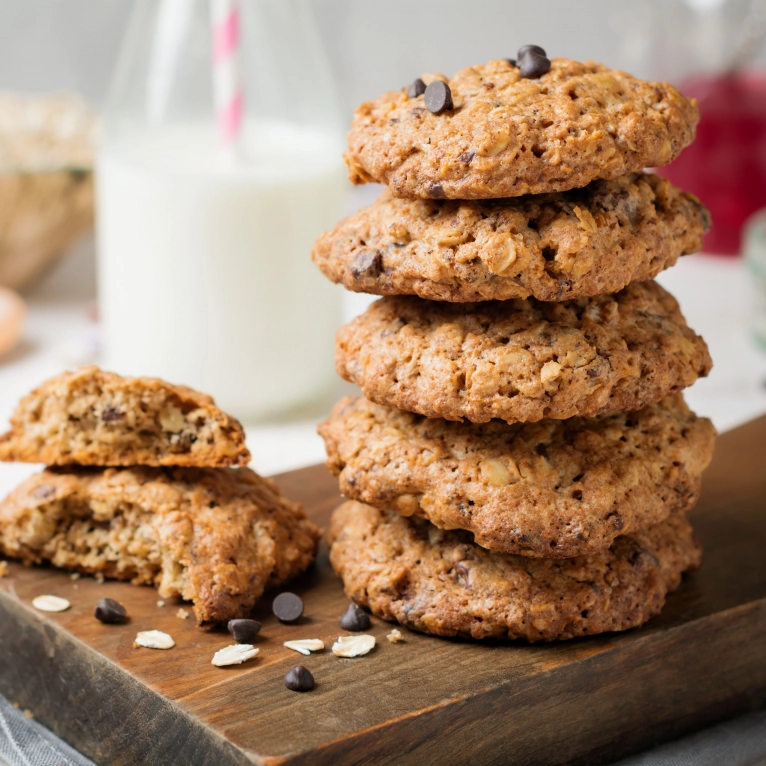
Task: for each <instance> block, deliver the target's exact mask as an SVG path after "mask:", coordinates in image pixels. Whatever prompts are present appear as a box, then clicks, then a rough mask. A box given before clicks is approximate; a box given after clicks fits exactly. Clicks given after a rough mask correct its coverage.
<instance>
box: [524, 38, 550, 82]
mask: <svg viewBox="0 0 766 766" xmlns="http://www.w3.org/2000/svg"><path fill="white" fill-rule="evenodd" d="M516 55H517V57H518V62H519V68H520V69H521V76H522V77H525V78H527V79H534V78H536V77H540V76H541V75H544V74H545V73H546V72H547V71H548V70H549V69H550V68H551V62H550V59H548V57H547V56H546V55H545V50H544V49H543V48H541V47H540V46H539V45H523V46H522V47H521V48H519V52H518V53H517V54H516Z"/></svg>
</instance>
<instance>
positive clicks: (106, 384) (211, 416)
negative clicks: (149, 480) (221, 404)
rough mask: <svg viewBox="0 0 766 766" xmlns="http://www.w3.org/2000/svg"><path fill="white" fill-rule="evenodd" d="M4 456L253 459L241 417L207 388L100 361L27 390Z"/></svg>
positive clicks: (95, 460) (108, 460) (119, 462)
mask: <svg viewBox="0 0 766 766" xmlns="http://www.w3.org/2000/svg"><path fill="white" fill-rule="evenodd" d="M0 460H6V461H22V462H27V463H46V464H47V465H69V464H73V463H76V464H79V465H101V466H109V465H111V466H126V465H151V466H159V465H177V466H231V465H246V464H247V462H248V461H249V460H250V453H249V451H248V450H247V447H246V446H245V433H244V431H243V429H242V426H241V425H240V424H239V422H238V421H237V420H235V419H234V418H232V417H230V416H229V415H227V414H226V413H225V412H222V411H221V410H220V409H218V407H216V406H215V402H214V401H213V400H212V399H211V398H210V397H209V396H206V395H205V394H200V393H197V392H196V391H193V390H192V389H191V388H187V387H186V386H174V385H171V384H170V383H166V382H165V381H163V380H158V379H156V378H123V377H121V376H120V375H115V374H114V373H111V372H104V371H103V370H100V369H99V368H98V367H95V366H88V367H81V368H80V369H78V370H75V371H74V372H65V373H62V374H61V375H57V376H56V377H54V378H51V379H50V380H48V381H46V382H45V383H43V384H42V385H41V386H40V387H39V388H37V389H35V390H34V391H32V393H31V394H28V395H27V396H25V397H24V398H23V399H22V400H21V401H20V402H19V404H18V406H17V407H16V410H15V412H14V413H13V415H12V416H11V430H10V431H9V432H7V433H5V434H3V435H2V436H0Z"/></svg>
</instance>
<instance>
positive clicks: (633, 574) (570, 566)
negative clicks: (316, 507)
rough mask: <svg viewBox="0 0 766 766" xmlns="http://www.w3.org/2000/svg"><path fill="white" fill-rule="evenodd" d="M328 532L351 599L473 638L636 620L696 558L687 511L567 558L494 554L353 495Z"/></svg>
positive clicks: (533, 636) (534, 637)
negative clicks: (598, 550)
mask: <svg viewBox="0 0 766 766" xmlns="http://www.w3.org/2000/svg"><path fill="white" fill-rule="evenodd" d="M330 538H331V543H332V547H331V549H330V560H331V562H332V565H333V567H334V568H335V571H336V572H337V573H338V574H339V575H340V576H341V578H342V579H343V584H344V587H345V591H346V594H347V595H348V596H349V598H351V599H352V600H353V601H354V602H356V603H357V604H359V605H360V606H364V607H367V608H369V609H370V610H371V611H372V613H373V614H375V615H377V616H378V617H381V618H383V619H384V620H396V621H397V622H399V623H401V624H402V625H406V626H407V627H409V628H412V629H413V630H419V631H422V632H424V633H432V634H434V635H437V636H455V635H461V636H468V637H471V638H479V639H480V638H508V639H517V638H520V639H525V640H527V641H554V640H561V639H568V638H574V637H576V636H590V635H593V634H595V633H604V632H607V631H614V630H627V629H628V628H634V627H636V626H638V625H641V624H642V623H644V622H646V621H647V620H648V619H649V618H651V617H653V616H654V615H656V614H657V613H658V612H659V611H660V610H661V609H662V606H663V604H664V603H665V596H666V594H667V593H668V592H669V591H672V590H674V589H675V588H677V587H678V585H679V584H680V582H681V575H682V573H683V572H685V571H687V570H689V569H694V568H696V567H697V566H699V563H700V558H701V549H700V546H699V544H698V543H697V542H696V541H695V540H694V536H693V533H692V529H691V526H690V525H689V522H688V521H687V520H686V518H685V517H684V516H673V517H671V518H669V519H666V520H665V521H663V522H661V523H660V524H657V525H655V526H653V527H650V528H648V529H645V530H642V531H640V532H635V533H633V534H631V535H622V536H620V537H618V538H617V539H616V540H615V541H614V542H613V543H612V546H611V547H610V548H609V549H608V550H606V551H604V552H602V553H598V554H594V555H592V556H578V557H575V558H570V559H540V558H529V557H525V556H512V555H505V554H498V553H490V552H489V551H486V550H484V548H481V547H479V546H478V545H476V544H475V543H474V542H473V541H472V540H471V536H470V534H468V533H466V532H463V531H453V532H445V531H443V530H440V529H438V528H437V527H434V526H433V525H432V524H429V523H428V522H427V521H425V520H423V519H419V518H417V517H412V518H405V517H403V516H399V515H398V514H395V513H391V512H387V511H380V510H378V509H376V508H373V507H371V506H369V505H363V504H361V503H357V502H353V501H352V502H348V503H345V504H343V505H341V506H340V507H339V508H337V509H336V510H335V512H334V514H333V518H332V524H331V530H330Z"/></svg>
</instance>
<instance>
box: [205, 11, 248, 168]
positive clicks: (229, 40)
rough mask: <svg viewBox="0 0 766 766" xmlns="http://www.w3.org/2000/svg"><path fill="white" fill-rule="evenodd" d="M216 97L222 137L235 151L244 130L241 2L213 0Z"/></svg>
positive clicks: (214, 96) (217, 115)
mask: <svg viewBox="0 0 766 766" xmlns="http://www.w3.org/2000/svg"><path fill="white" fill-rule="evenodd" d="M210 13H211V22H212V24H211V26H212V34H213V41H212V42H213V98H214V101H215V112H216V118H217V121H218V127H219V131H220V135H221V139H222V140H223V143H224V145H225V146H226V147H228V148H229V149H230V150H231V151H232V153H235V150H236V148H237V146H238V144H239V139H240V134H241V132H242V115H243V108H244V96H243V93H242V77H241V73H240V65H239V37H240V36H239V19H240V14H239V2H238V0H211V2H210Z"/></svg>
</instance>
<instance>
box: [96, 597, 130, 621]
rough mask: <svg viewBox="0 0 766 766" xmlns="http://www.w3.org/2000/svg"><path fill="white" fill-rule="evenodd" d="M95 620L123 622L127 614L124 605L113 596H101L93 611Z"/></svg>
mask: <svg viewBox="0 0 766 766" xmlns="http://www.w3.org/2000/svg"><path fill="white" fill-rule="evenodd" d="M93 614H94V615H95V617H96V619H97V620H101V622H106V623H109V624H111V623H116V622H123V621H124V620H125V618H126V617H127V616H128V611H127V609H125V607H124V606H123V605H122V604H120V603H119V602H118V601H115V600H114V599H113V598H102V599H101V601H99V602H98V604H96V608H95V610H94V611H93Z"/></svg>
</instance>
